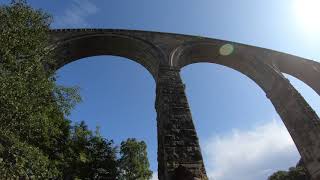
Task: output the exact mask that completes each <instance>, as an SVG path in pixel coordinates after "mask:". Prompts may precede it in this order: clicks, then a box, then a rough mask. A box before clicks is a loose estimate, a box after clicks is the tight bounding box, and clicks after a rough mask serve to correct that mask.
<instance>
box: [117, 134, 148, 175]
mask: <svg viewBox="0 0 320 180" xmlns="http://www.w3.org/2000/svg"><path fill="white" fill-rule="evenodd" d="M146 149H147V146H146V144H145V142H143V141H141V142H139V141H137V140H136V139H134V138H132V139H130V138H129V139H127V141H123V142H122V143H121V147H120V155H121V158H120V160H119V163H120V171H121V172H120V173H121V174H120V179H123V180H146V179H151V177H152V171H150V169H149V161H148V158H147V150H146Z"/></svg>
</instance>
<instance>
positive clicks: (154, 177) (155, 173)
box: [151, 172, 158, 180]
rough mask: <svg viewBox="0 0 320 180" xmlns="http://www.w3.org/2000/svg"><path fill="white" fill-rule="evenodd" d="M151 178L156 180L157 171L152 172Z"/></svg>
mask: <svg viewBox="0 0 320 180" xmlns="http://www.w3.org/2000/svg"><path fill="white" fill-rule="evenodd" d="M151 180H158V172H153V174H152V179H151Z"/></svg>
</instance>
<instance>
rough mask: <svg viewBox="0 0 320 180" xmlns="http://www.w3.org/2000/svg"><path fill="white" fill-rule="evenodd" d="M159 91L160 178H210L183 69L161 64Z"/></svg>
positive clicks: (157, 106) (157, 105)
mask: <svg viewBox="0 0 320 180" xmlns="http://www.w3.org/2000/svg"><path fill="white" fill-rule="evenodd" d="M156 91H157V97H156V110H157V126H158V127H157V128H158V171H159V180H167V179H170V180H171V179H179V178H180V179H181V180H182V178H186V177H188V179H190V180H191V179H192V180H193V179H201V180H206V179H207V176H206V172H205V168H204V164H203V159H202V155H201V150H200V146H199V140H198V137H197V133H196V130H195V127H194V124H193V122H192V117H191V112H190V109H189V104H188V101H187V97H186V94H185V85H184V84H183V83H182V80H181V78H180V70H179V69H175V68H172V67H169V66H168V67H160V68H159V71H158V79H157V90H156ZM183 169H185V171H184V170H183ZM185 180H187V179H185Z"/></svg>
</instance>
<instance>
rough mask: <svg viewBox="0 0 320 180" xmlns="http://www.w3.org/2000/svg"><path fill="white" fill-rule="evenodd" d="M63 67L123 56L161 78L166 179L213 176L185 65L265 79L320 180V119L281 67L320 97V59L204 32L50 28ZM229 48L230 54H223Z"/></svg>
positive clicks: (161, 166) (161, 157)
mask: <svg viewBox="0 0 320 180" xmlns="http://www.w3.org/2000/svg"><path fill="white" fill-rule="evenodd" d="M50 37H51V44H52V49H53V51H54V52H55V54H56V56H57V58H56V59H57V62H56V65H57V66H56V67H55V68H56V69H58V68H60V67H62V66H64V65H65V64H67V63H70V62H72V61H76V60H78V59H80V58H84V57H88V56H95V55H116V56H122V57H126V58H129V59H131V60H134V61H136V62H137V63H139V64H141V65H142V66H144V67H145V68H146V69H147V70H148V71H149V72H150V73H151V75H152V76H153V77H154V79H155V81H156V84H157V88H156V102H155V108H156V111H157V131H158V177H159V179H160V180H172V179H185V180H188V179H207V175H206V171H205V167H204V164H203V159H202V155H201V151H200V146H199V140H198V137H197V133H196V131H195V128H194V124H193V121H192V116H191V112H190V109H189V104H188V101H187V98H186V95H185V91H184V88H185V85H184V84H183V82H182V80H181V77H180V69H181V68H182V67H184V66H186V65H188V64H192V63H198V62H209V63H217V64H221V65H224V66H227V67H230V68H232V69H235V70H237V71H239V72H241V73H243V74H245V75H246V76H248V77H249V78H251V79H252V80H253V81H254V82H255V83H256V84H257V85H259V86H260V87H261V88H262V89H263V90H264V92H265V93H266V96H267V98H269V99H270V101H271V102H272V104H273V105H274V107H275V109H276V111H277V112H278V114H279V115H280V117H281V118H282V121H283V122H284V124H285V126H286V127H287V129H288V131H289V133H290V135H291V137H292V139H293V141H294V142H295V144H296V146H297V149H298V151H299V153H300V155H301V157H302V159H303V161H304V163H305V164H306V167H307V169H308V171H309V172H310V174H311V176H312V178H313V179H314V180H317V179H320V141H319V139H320V120H319V117H318V116H317V115H316V113H315V112H314V111H313V110H312V108H311V107H310V106H309V105H308V104H307V102H306V101H305V100H304V98H303V97H302V96H301V95H300V94H299V93H298V91H297V90H296V89H295V88H294V87H293V86H292V85H291V84H290V82H289V81H288V80H287V79H286V78H285V77H284V76H283V74H282V73H287V74H289V75H292V76H294V77H296V78H298V79H300V80H301V81H303V82H304V83H306V84H308V85H309V86H310V87H311V88H313V89H314V90H315V91H316V92H317V93H318V95H320V82H319V81H318V79H319V78H320V63H317V62H315V61H312V60H307V59H304V58H300V57H297V56H293V55H289V54H285V53H281V52H276V51H273V50H268V49H263V48H259V47H254V46H248V45H244V44H239V43H234V42H228V41H223V40H217V39H210V38H204V37H198V36H189V35H181V34H171V33H160V32H150V31H135V30H116V29H54V30H51V31H50ZM226 47H227V49H226V50H227V53H223V52H221V50H224V49H223V48H226Z"/></svg>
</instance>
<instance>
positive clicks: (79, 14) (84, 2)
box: [54, 0, 99, 28]
mask: <svg viewBox="0 0 320 180" xmlns="http://www.w3.org/2000/svg"><path fill="white" fill-rule="evenodd" d="M98 11H99V8H98V7H97V6H96V5H95V4H94V3H92V2H91V1H89V0H72V1H71V5H70V6H68V7H67V9H66V10H65V11H64V12H63V14H61V15H58V16H56V17H55V22H54V25H55V27H58V28H76V27H89V26H90V24H89V23H88V22H87V18H88V17H89V16H90V15H93V14H96V13H97V12H98Z"/></svg>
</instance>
